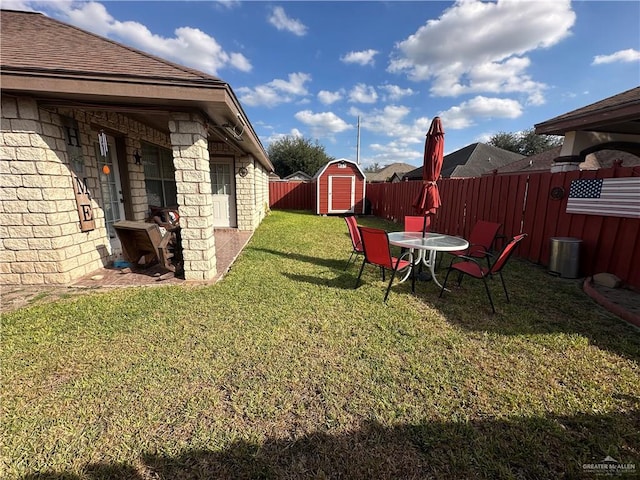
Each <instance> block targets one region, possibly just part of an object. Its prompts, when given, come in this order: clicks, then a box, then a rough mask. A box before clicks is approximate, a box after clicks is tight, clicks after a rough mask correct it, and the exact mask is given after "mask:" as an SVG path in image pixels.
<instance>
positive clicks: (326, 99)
mask: <svg viewBox="0 0 640 480" xmlns="http://www.w3.org/2000/svg"><path fill="white" fill-rule="evenodd" d="M343 96H344V92H342V91H340V90H338V91H337V92H329V91H328V90H320V91H319V92H318V100H319V101H320V102H321V103H323V104H324V105H331V104H332V103H335V102H338V101H340V100H342V98H343Z"/></svg>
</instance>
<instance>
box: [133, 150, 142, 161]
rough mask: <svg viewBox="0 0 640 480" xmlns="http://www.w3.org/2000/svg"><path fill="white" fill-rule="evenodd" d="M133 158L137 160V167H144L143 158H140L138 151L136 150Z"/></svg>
mask: <svg viewBox="0 0 640 480" xmlns="http://www.w3.org/2000/svg"><path fill="white" fill-rule="evenodd" d="M133 158H134V159H135V160H136V165H142V157H141V156H140V152H138V149H136V153H134V154H133Z"/></svg>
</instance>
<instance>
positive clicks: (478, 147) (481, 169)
mask: <svg viewBox="0 0 640 480" xmlns="http://www.w3.org/2000/svg"><path fill="white" fill-rule="evenodd" d="M523 157H524V155H520V154H519V153H514V152H510V151H508V150H503V149H502V148H498V147H494V146H492V145H486V144H484V143H472V144H471V145H467V146H466V147H463V148H461V149H460V150H456V151H455V152H452V153H450V154H448V155H445V157H444V159H443V162H442V171H441V172H440V175H441V176H442V178H449V177H458V178H459V177H479V176H481V175H483V174H485V173H489V172H492V171H493V170H496V169H498V168H500V167H502V166H504V165H507V164H509V163H511V162H515V161H517V160H520V159H521V158H523ZM403 178H406V179H409V180H419V179H422V167H420V168H417V169H415V170H412V171H411V172H409V173H407V174H406V175H405V176H404V177H403Z"/></svg>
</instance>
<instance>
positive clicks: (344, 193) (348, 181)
mask: <svg viewBox="0 0 640 480" xmlns="http://www.w3.org/2000/svg"><path fill="white" fill-rule="evenodd" d="M355 196H356V177H353V176H349V177H348V176H346V175H345V176H343V175H331V176H330V177H329V213H353V204H354V200H355Z"/></svg>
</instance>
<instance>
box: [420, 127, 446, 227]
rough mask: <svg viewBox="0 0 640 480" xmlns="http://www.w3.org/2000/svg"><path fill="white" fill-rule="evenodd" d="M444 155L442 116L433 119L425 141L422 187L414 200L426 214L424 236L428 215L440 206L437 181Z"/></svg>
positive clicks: (422, 212) (422, 213)
mask: <svg viewBox="0 0 640 480" xmlns="http://www.w3.org/2000/svg"><path fill="white" fill-rule="evenodd" d="M443 155H444V129H443V128H442V122H441V121H440V117H435V118H434V119H433V120H432V121H431V126H430V127H429V131H428V132H427V138H426V140H425V142H424V163H423V165H422V189H421V190H420V194H419V195H418V197H417V198H416V200H415V202H413V208H415V210H416V212H417V213H419V214H421V215H424V226H423V228H422V236H425V235H426V230H427V215H433V214H435V213H436V210H437V209H438V208H439V207H440V192H439V191H438V184H437V183H436V182H437V180H438V178H440V171H441V170H442V160H443Z"/></svg>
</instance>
